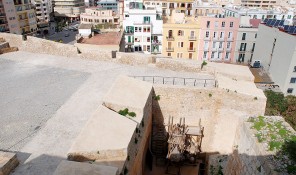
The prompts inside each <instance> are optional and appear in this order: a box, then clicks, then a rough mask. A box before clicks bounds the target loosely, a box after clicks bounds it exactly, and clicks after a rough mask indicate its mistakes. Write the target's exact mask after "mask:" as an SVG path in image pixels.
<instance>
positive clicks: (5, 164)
mask: <svg viewBox="0 0 296 175" xmlns="http://www.w3.org/2000/svg"><path fill="white" fill-rule="evenodd" d="M18 164H19V161H18V160H17V157H16V154H15V153H10V152H2V151H0V175H8V174H9V173H10V172H11V171H12V170H14V169H15V168H16V167H17V166H18Z"/></svg>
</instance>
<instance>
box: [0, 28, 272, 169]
mask: <svg viewBox="0 0 296 175" xmlns="http://www.w3.org/2000/svg"><path fill="white" fill-rule="evenodd" d="M0 37H3V38H5V40H6V41H7V42H9V43H10V45H11V46H13V47H18V48H19V50H21V51H28V52H33V53H44V54H51V55H59V56H65V57H77V58H83V59H92V60H100V61H111V62H116V63H121V64H128V65H138V66H153V67H158V68H163V69H169V70H174V71H186V72H194V73H205V74H211V75H214V77H215V79H216V81H217V87H215V88H196V87H186V86H168V85H153V89H152V91H154V93H155V95H159V96H160V100H157V101H156V100H152V97H151V93H150V95H149V97H147V99H146V100H147V103H145V105H142V107H143V108H142V109H141V110H142V111H143V113H142V114H143V115H142V114H141V116H143V121H144V126H143V127H142V128H141V122H142V120H139V121H137V122H138V123H139V125H138V127H140V128H141V129H142V130H141V131H140V133H141V134H140V135H139V133H138V132H139V130H138V129H136V128H133V131H132V132H133V134H132V136H131V137H130V138H131V139H130V141H129V144H128V148H127V151H126V152H125V154H124V156H123V158H122V159H120V162H121V163H120V164H121V166H120V167H121V169H120V170H119V171H120V172H124V169H125V167H127V169H128V171H129V173H128V174H141V172H142V169H143V163H144V162H145V161H144V160H145V153H146V150H147V149H148V147H149V146H148V143H149V141H148V140H149V138H150V133H151V125H152V122H151V118H152V115H153V117H154V119H155V120H156V122H158V123H159V124H164V125H165V124H166V122H167V119H168V117H169V116H172V117H175V118H176V120H174V121H178V118H180V117H185V118H186V124H188V125H198V121H199V119H201V124H202V125H203V126H204V127H205V130H204V136H205V137H204V139H203V142H202V151H204V152H218V153H219V154H232V155H233V156H232V158H233V159H230V160H231V161H229V162H228V164H227V169H226V170H225V171H226V172H231V171H232V169H233V167H234V166H236V165H237V164H235V163H234V162H235V161H233V160H236V161H241V164H242V165H248V166H251V165H250V164H252V163H253V164H254V166H253V165H252V166H251V167H256V166H257V164H261V165H263V164H264V160H263V159H257V162H256V161H252V160H250V159H249V158H246V159H241V158H240V157H238V156H235V154H234V153H233V145H235V144H236V142H240V143H243V142H248V143H250V144H251V145H252V147H254V149H253V150H258V148H257V147H258V146H259V147H260V145H258V144H257V145H256V144H252V143H253V141H252V140H250V137H249V135H248V133H249V132H248V127H245V126H243V125H242V123H243V122H242V121H243V120H244V119H246V118H247V117H249V116H258V115H263V114H264V111H265V105H266V97H265V95H264V93H263V92H262V91H261V90H259V89H257V88H256V86H255V85H254V83H253V80H254V77H253V75H252V74H251V72H250V71H249V69H248V67H244V66H238V65H228V64H219V63H208V65H206V66H204V68H203V69H201V63H200V62H196V61H195V62H193V61H189V60H188V61H185V60H172V59H168V58H162V57H154V56H152V55H143V54H136V53H121V52H118V53H117V57H116V59H112V57H111V52H110V50H104V49H101V50H96V51H94V50H89V49H87V48H85V47H83V46H82V47H81V46H77V47H76V46H73V45H67V44H62V43H56V42H53V41H48V40H44V39H39V38H34V37H30V36H28V38H27V41H23V40H22V36H21V35H14V34H6V33H1V34H0ZM79 47H80V48H79ZM77 50H79V51H80V52H81V53H78V51H77ZM126 87H128V86H126ZM123 99H124V98H123ZM117 100H118V99H117ZM103 105H104V107H107V108H108V109H111V110H114V111H118V110H119V109H121V108H124V105H122V104H119V103H118V102H116V103H115V102H114V103H112V102H110V101H109V102H108V101H106V103H105V104H103ZM151 107H152V108H151ZM129 109H130V110H134V111H137V110H139V108H138V107H134V108H133V105H131V106H129ZM141 110H140V111H141ZM137 113H141V112H138V111H137ZM112 115H113V114H112ZM135 137H137V142H138V144H135ZM135 146H136V147H135ZM74 152H75V151H74ZM102 153H104V152H103V151H102ZM121 153H122V152H121ZM244 153H245V154H252V155H253V154H254V155H253V156H260V154H261V153H260V152H258V151H257V152H256V151H255V152H254V151H253V152H252V151H245V152H244ZM106 154H107V153H106ZM104 161H105V162H106V161H107V160H104ZM258 161H259V163H258ZM107 165H110V164H107ZM111 165H112V164H111ZM236 168H237V167H236ZM238 168H239V167H238ZM239 169H241V170H242V169H243V167H242V168H239ZM253 169H254V168H253ZM264 171H265V172H269V170H268V169H267V168H264ZM254 174H258V173H255V171H254Z"/></svg>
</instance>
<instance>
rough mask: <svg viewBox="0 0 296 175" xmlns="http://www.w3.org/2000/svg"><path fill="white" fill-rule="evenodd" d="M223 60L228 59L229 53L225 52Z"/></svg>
mask: <svg viewBox="0 0 296 175" xmlns="http://www.w3.org/2000/svg"><path fill="white" fill-rule="evenodd" d="M225 59H226V60H228V59H229V52H226V54H225Z"/></svg>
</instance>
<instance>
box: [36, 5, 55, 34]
mask: <svg viewBox="0 0 296 175" xmlns="http://www.w3.org/2000/svg"><path fill="white" fill-rule="evenodd" d="M32 4H34V5H35V8H36V17H37V26H38V30H39V31H40V32H41V33H44V31H46V30H47V32H48V31H49V21H50V14H51V13H52V12H53V11H52V10H53V8H52V1H51V0H32Z"/></svg>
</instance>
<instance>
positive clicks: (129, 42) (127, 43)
mask: <svg viewBox="0 0 296 175" xmlns="http://www.w3.org/2000/svg"><path fill="white" fill-rule="evenodd" d="M125 44H126V45H133V44H134V42H132V41H127V42H125Z"/></svg>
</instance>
